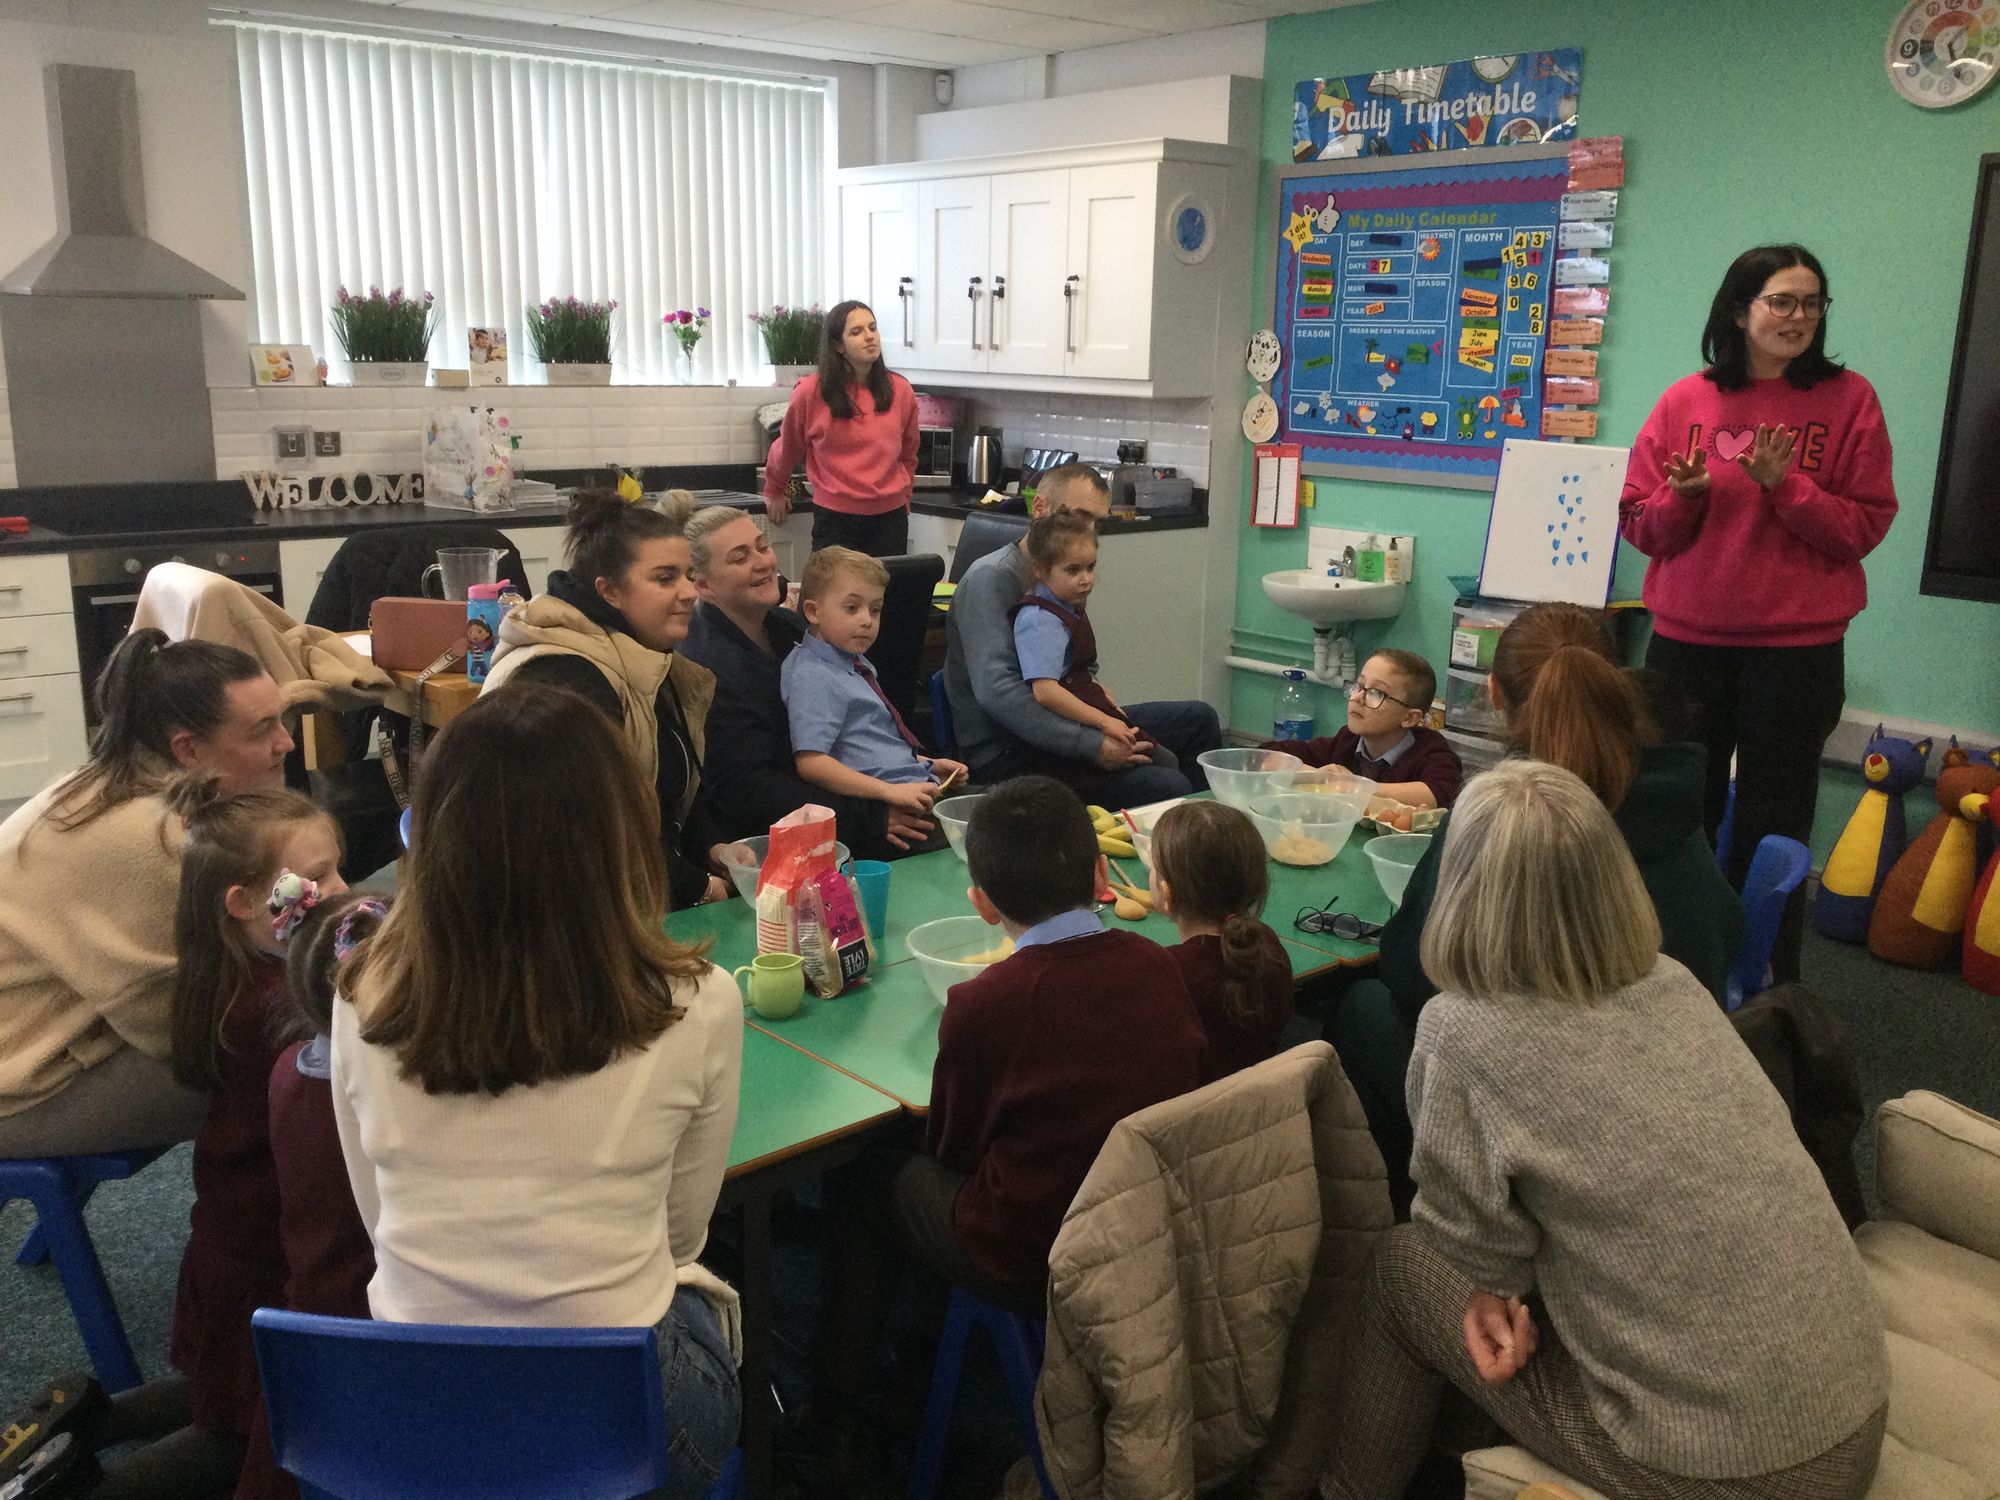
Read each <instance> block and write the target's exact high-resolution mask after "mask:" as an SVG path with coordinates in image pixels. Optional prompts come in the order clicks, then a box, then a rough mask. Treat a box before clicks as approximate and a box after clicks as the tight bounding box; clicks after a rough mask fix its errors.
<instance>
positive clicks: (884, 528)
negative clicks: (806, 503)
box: [812, 505, 910, 557]
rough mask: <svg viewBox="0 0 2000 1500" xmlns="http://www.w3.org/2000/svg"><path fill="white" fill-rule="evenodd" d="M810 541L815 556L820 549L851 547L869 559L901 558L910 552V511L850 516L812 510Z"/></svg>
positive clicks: (831, 511) (818, 509)
mask: <svg viewBox="0 0 2000 1500" xmlns="http://www.w3.org/2000/svg"><path fill="white" fill-rule="evenodd" d="M812 541H813V551H815V552H817V551H819V549H820V548H822V547H852V548H853V549H854V550H855V551H856V552H865V553H867V554H868V555H869V556H870V557H902V556H903V555H904V554H906V553H907V552H908V551H909V550H910V508H909V506H907V505H905V506H903V507H902V508H901V509H899V510H892V511H885V512H884V513H883V514H881V515H879V516H853V515H849V514H847V512H845V511H839V510H827V509H826V508H825V507H823V506H815V507H814V508H813V535H812Z"/></svg>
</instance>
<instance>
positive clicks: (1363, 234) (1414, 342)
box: [1272, 145, 1569, 489]
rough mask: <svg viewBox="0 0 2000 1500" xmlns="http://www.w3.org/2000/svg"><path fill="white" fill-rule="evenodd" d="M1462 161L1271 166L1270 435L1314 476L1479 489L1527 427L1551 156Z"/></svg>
mask: <svg viewBox="0 0 2000 1500" xmlns="http://www.w3.org/2000/svg"><path fill="white" fill-rule="evenodd" d="M1455 154H1456V153H1455ZM1463 155H1464V156H1465V157H1468V158H1471V159H1469V160H1464V161H1457V160H1453V161H1449V162H1447V161H1446V160H1445V159H1444V158H1443V155H1442V154H1438V155H1428V156H1417V157H1411V158H1394V159H1383V158H1372V159H1364V160H1361V161H1356V162H1340V163H1326V164H1319V165H1316V166H1310V167H1295V168H1290V169H1286V170H1285V171H1283V172H1282V173H1281V177H1280V182H1279V191H1278V215H1277V225H1276V231H1277V232H1276V237H1275V239H1274V244H1275V246H1276V302H1275V307H1274V313H1275V317H1274V321H1273V325H1272V326H1273V327H1274V328H1275V329H1276V331H1277V334H1278V339H1279V342H1280V343H1281V344H1282V345H1283V346H1284V361H1283V364H1282V365H1281V367H1280V372H1279V376H1278V381H1277V383H1276V385H1275V387H1274V389H1273V391H1272V395H1273V396H1274V398H1275V399H1276V400H1277V403H1278V410H1279V428H1278V434H1277V439H1278V441H1280V442H1288V443H1297V444H1299V446H1300V448H1301V450H1302V457H1303V460H1304V463H1305V464H1306V465H1307V466H1308V467H1310V468H1312V469H1313V470H1314V471H1315V472H1320V473H1334V474H1341V475H1348V476H1352V477H1358V478H1373V479H1392V480H1401V481H1403V482H1406V483H1419V484H1442V485H1462V486H1465V487H1468V488H1480V489H1490V488H1491V487H1492V485H1493V482H1494V478H1495V476H1496V475H1497V474H1498V472H1499V465H1500V448H1501V444H1502V443H1503V442H1505V440H1506V439H1508V438H1509V437H1535V436H1539V434H1540V432H1541V404H1542V356H1543V350H1544V349H1545V348H1546V346H1547V342H1548V327H1549V321H1550V316H1549V315H1550V309H1551V305H1552V293H1553V291H1554V283H1555V265H1556V226H1557V221H1558V216H1559V205H1560V202H1561V199H1562V196H1563V193H1564V192H1565V190H1566V188H1567V184H1568V176H1569V168H1568V162H1567V149H1566V148H1565V147H1563V146H1561V145H1555V146H1533V147H1524V148H1520V149H1518V150H1488V151H1483V152H1480V153H1477V155H1476V156H1475V155H1474V153H1470V152H1467V153H1463Z"/></svg>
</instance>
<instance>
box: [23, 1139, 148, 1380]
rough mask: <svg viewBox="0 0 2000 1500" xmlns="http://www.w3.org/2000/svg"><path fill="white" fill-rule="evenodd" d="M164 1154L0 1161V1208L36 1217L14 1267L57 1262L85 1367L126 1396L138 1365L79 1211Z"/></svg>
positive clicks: (122, 1153) (126, 1153)
mask: <svg viewBox="0 0 2000 1500" xmlns="http://www.w3.org/2000/svg"><path fill="white" fill-rule="evenodd" d="M166 1149H167V1148H166V1147H165V1146H145V1147H141V1148H139V1149H137V1150H133V1151H110V1152H105V1153H104V1154H102V1155H99V1156H48V1157H26V1158H23V1157H10V1158H7V1159H5V1160H0V1206H4V1205H6V1204H7V1203H8V1202H10V1201H11V1200H13V1199H15V1198H24V1199H26V1200H27V1201H28V1203H29V1204H30V1205H32V1206H33V1208H34V1210H35V1227H34V1229H33V1230H32V1231H30V1232H29V1235H28V1238H27V1239H26V1240H25V1241H24V1242H23V1243H22V1245H21V1249H20V1252H19V1253H18V1254H17V1255H15V1257H14V1264H15V1265H17V1266H36V1265H40V1264H41V1263H42V1262H43V1261H44V1260H53V1261H54V1262H55V1263H56V1274H57V1275H58V1276H60V1277H61V1278H62V1287H63V1295H64V1296H65V1297H66V1298H68V1299H69V1311H70V1316H71V1317H73V1318H74V1319H76V1330H77V1332H78V1334H80V1335H81V1336H82V1338H83V1347H84V1351H85V1352H86V1353H87V1354H88V1355H89V1356H90V1367H91V1369H93V1370H95V1371H96V1372H97V1380H98V1384H100V1385H102V1386H103V1387H104V1388H105V1389H106V1390H107V1391H113V1392H116V1391H128V1390H130V1389H131V1388H132V1387H133V1386H135V1385H137V1384H138V1383H139V1362H138V1360H136V1359H134V1358H133V1357H132V1341H131V1340H130V1339H129V1338H127V1337H126V1336H125V1320H124V1319H123V1318H121V1317H120V1316H119V1315H118V1303H117V1301H116V1299H114V1298H113V1297H112V1295H111V1284H110V1283H109V1282H107V1281H106V1280H105V1279H104V1265H103V1263H102V1262H101V1261H99V1260H98V1258H97V1246H96V1245H94V1244H92V1243H91V1239H90V1229H89V1226H88V1225H86V1224H85V1223H84V1220H83V1208H84V1205H85V1204H87V1203H88V1202H90V1195H91V1194H92V1193H94V1192H96V1191H97V1188H98V1185H99V1184H100V1183H105V1182H116V1181H119V1180H121V1179H123V1178H126V1177H130V1176H131V1175H132V1174H133V1173H135V1172H138V1171H140V1170H141V1169H142V1168H144V1167H146V1166H148V1165H150V1164H151V1163H152V1162H153V1161H154V1160H155V1159H156V1158H158V1157H159V1156H160V1154H161V1153H162V1152H164V1151H165V1150H166Z"/></svg>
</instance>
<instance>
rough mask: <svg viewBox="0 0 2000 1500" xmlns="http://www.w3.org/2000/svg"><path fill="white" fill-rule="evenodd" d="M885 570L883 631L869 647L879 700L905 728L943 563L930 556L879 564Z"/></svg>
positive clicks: (885, 560)
mask: <svg viewBox="0 0 2000 1500" xmlns="http://www.w3.org/2000/svg"><path fill="white" fill-rule="evenodd" d="M879 561H880V562H881V564H882V566H883V567H885V568H887V569H888V570H889V587H888V589H887V591H886V592H884V594H883V596H882V629H881V631H880V632H879V633H878V634H877V635H876V637H875V644H874V645H872V646H870V647H869V648H868V660H869V662H870V663H871V664H872V665H873V666H874V668H875V680H876V681H877V682H879V683H880V684H881V685H882V696H883V697H885V698H887V699H888V700H889V701H890V702H891V703H893V704H895V705H896V712H897V713H899V714H901V715H902V716H903V721H904V722H905V723H910V722H912V721H913V720H914V719H915V718H916V714H917V674H918V672H919V670H920V668H921V667H922V665H923V658H924V636H925V634H926V633H927V632H928V631H929V630H930V622H931V611H932V602H931V596H932V595H933V594H934V593H935V592H936V590H937V585H938V580H939V579H941V578H943V577H944V559H943V558H941V557H939V556H938V555H937V554H936V553H934V552H919V553H916V554H915V555H913V556H910V557H884V558H881V559H879Z"/></svg>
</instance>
